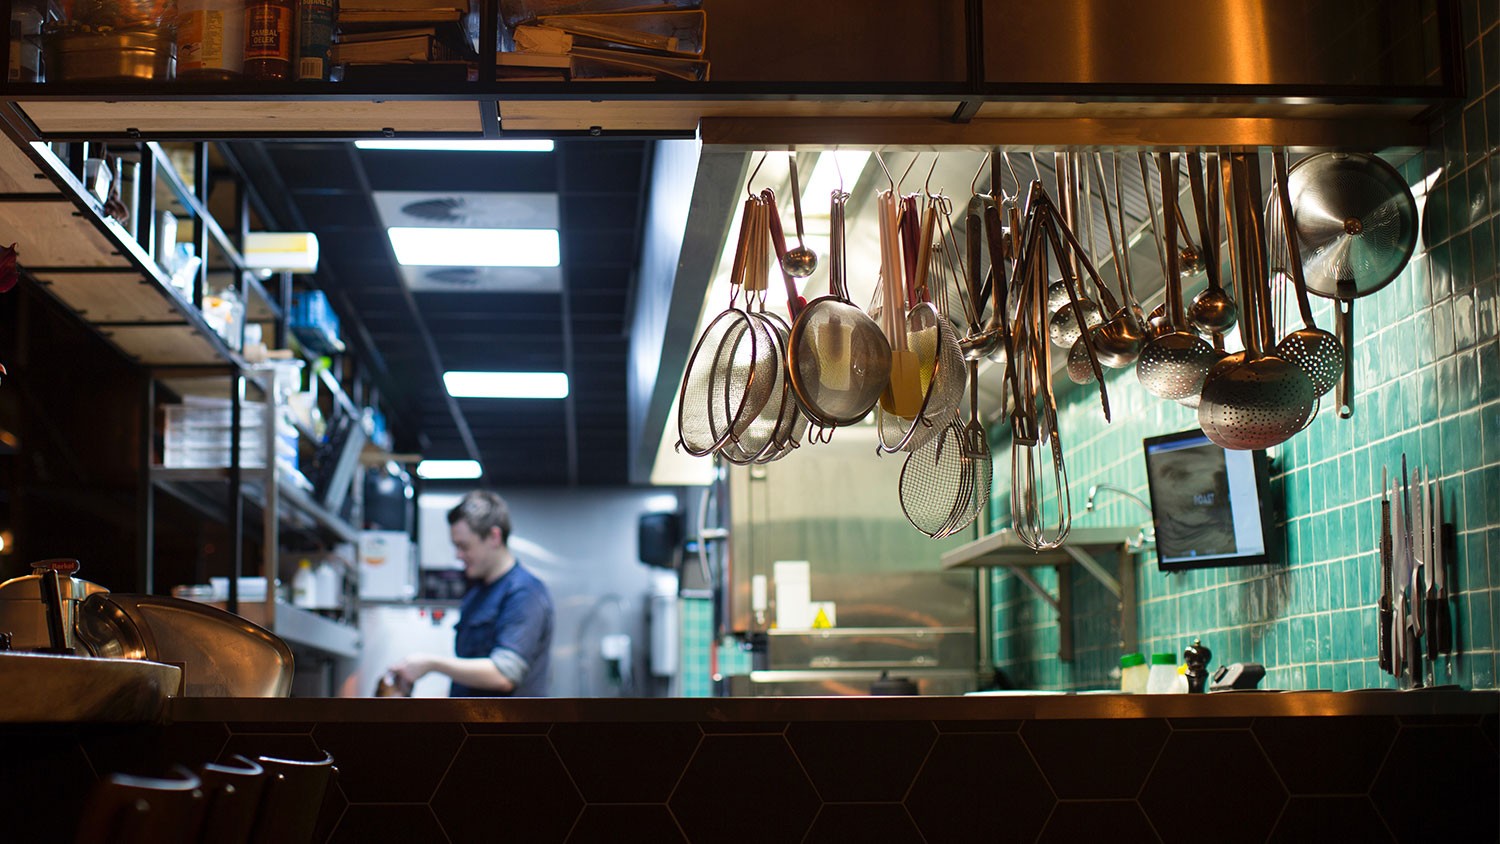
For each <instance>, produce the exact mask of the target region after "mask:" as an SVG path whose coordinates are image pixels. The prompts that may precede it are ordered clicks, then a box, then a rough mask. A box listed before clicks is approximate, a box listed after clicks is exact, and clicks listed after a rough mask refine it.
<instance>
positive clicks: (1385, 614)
mask: <svg viewBox="0 0 1500 844" xmlns="http://www.w3.org/2000/svg"><path fill="white" fill-rule="evenodd" d="M1380 670H1382V671H1384V672H1385V673H1387V674H1395V673H1397V672H1396V666H1395V665H1393V664H1392V663H1391V599H1390V598H1388V597H1385V596H1381V598H1380Z"/></svg>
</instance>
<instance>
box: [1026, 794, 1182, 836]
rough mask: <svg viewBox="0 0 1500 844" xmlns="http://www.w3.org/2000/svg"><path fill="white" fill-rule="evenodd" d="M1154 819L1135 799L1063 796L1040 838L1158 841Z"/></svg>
mask: <svg viewBox="0 0 1500 844" xmlns="http://www.w3.org/2000/svg"><path fill="white" fill-rule="evenodd" d="M1160 840H1161V839H1160V838H1157V837H1156V831H1155V830H1153V829H1152V828H1151V822H1150V821H1148V820H1146V815H1145V814H1144V813H1143V812H1142V811H1141V807H1140V806H1139V805H1137V804H1136V802H1135V801H1134V800H1063V801H1060V802H1058V804H1057V808H1055V809H1053V810H1052V817H1050V818H1048V819H1047V826H1046V828H1045V829H1043V830H1042V835H1041V837H1040V838H1038V839H1037V841H1038V842H1047V844H1074V842H1078V841H1108V842H1110V844H1156V842H1158V841H1160Z"/></svg>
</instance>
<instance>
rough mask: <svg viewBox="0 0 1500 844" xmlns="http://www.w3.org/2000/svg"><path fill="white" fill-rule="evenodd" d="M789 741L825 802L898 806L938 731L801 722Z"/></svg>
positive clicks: (903, 725)
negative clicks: (896, 804) (876, 803)
mask: <svg viewBox="0 0 1500 844" xmlns="http://www.w3.org/2000/svg"><path fill="white" fill-rule="evenodd" d="M786 740H787V743H788V744H790V745H791V746H792V752H794V753H796V754H797V758H798V759H800V760H802V767H803V768H804V769H806V770H807V775H808V776H809V777H811V778H812V781H813V785H814V786H815V787H816V788H817V789H818V793H819V794H820V795H822V797H823V800H824V801H828V802H833V801H845V802H882V801H884V802H899V801H900V800H901V798H903V797H905V796H906V790H907V789H908V788H909V787H910V786H911V781H912V778H913V777H915V776H916V775H917V770H918V769H920V768H921V767H922V760H923V759H926V758H927V751H928V750H930V749H931V748H932V743H933V742H934V741H936V740H937V731H936V730H934V729H933V728H932V724H931V723H930V722H928V721H802V722H798V723H796V724H792V725H791V726H789V727H788V728H787V731H786ZM903 814H904V812H903Z"/></svg>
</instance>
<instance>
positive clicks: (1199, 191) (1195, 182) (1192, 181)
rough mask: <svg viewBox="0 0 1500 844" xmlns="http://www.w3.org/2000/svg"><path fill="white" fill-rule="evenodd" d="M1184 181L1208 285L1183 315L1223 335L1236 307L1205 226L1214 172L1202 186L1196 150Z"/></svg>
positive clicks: (1211, 231) (1214, 201) (1212, 210)
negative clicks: (1186, 185) (1186, 182)
mask: <svg viewBox="0 0 1500 844" xmlns="http://www.w3.org/2000/svg"><path fill="white" fill-rule="evenodd" d="M1188 182H1189V186H1190V187H1191V189H1192V192H1193V210H1194V211H1195V212H1196V215H1197V218H1198V239H1199V242H1201V243H1202V244H1203V246H1202V253H1203V260H1204V264H1203V268H1204V270H1205V271H1206V273H1207V275H1208V287H1207V288H1206V289H1204V290H1203V291H1202V292H1201V293H1199V294H1198V295H1197V296H1194V297H1193V302H1192V304H1191V305H1189V306H1188V311H1187V317H1188V321H1189V322H1191V323H1192V325H1193V327H1194V328H1196V329H1198V330H1199V331H1201V332H1203V333H1204V334H1210V333H1213V332H1218V333H1220V334H1223V333H1224V332H1227V331H1229V329H1231V328H1233V327H1234V323H1235V321H1236V320H1237V319H1238V318H1239V313H1240V309H1239V306H1238V305H1237V304H1235V301H1234V300H1233V299H1231V298H1230V296H1229V294H1228V293H1226V292H1225V291H1224V287H1223V285H1222V283H1221V282H1220V279H1219V270H1220V267H1221V266H1222V264H1221V263H1220V261H1219V251H1218V247H1219V241H1218V240H1217V229H1216V227H1213V226H1210V225H1209V217H1210V216H1214V215H1217V213H1218V211H1217V207H1218V191H1217V190H1216V187H1217V185H1218V173H1217V172H1215V173H1214V179H1213V180H1212V181H1209V182H1208V184H1207V185H1206V186H1205V184H1204V182H1205V180H1204V177H1203V161H1202V160H1201V159H1200V158H1199V157H1198V154H1197V153H1189V154H1188Z"/></svg>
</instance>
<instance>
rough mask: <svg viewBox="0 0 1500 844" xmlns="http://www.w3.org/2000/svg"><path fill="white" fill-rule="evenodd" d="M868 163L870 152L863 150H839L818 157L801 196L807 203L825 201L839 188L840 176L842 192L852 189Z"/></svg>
mask: <svg viewBox="0 0 1500 844" xmlns="http://www.w3.org/2000/svg"><path fill="white" fill-rule="evenodd" d="M869 161H870V151H869V150H864V149H841V150H835V151H833V152H825V153H823V154H822V155H819V156H818V163H817V164H814V165H813V170H812V175H811V176H808V177H807V188H806V190H804V191H803V192H802V195H803V196H804V197H806V198H807V200H808V201H809V202H814V201H816V202H822V201H825V200H827V199H828V197H829V195H830V194H832V193H833V190H834V188H837V187H838V186H839V175H840V174H842V175H843V184H844V190H846V191H847V190H850V189H852V188H853V187H854V183H855V182H857V181H859V174H860V173H863V172H864V169H865V165H866V164H867V163H869ZM835 162H837V164H835Z"/></svg>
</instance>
